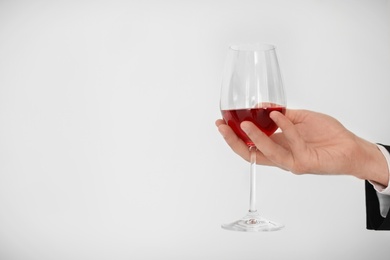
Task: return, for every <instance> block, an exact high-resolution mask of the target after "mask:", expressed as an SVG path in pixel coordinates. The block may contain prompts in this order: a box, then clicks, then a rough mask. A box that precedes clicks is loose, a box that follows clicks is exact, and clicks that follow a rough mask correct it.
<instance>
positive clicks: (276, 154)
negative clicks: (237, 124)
mask: <svg viewBox="0 0 390 260" xmlns="http://www.w3.org/2000/svg"><path fill="white" fill-rule="evenodd" d="M241 128H242V130H243V131H244V132H245V133H246V134H247V135H248V137H249V138H250V139H251V140H252V142H254V143H255V145H256V147H257V149H258V150H259V151H260V152H261V153H262V154H263V155H264V156H265V157H266V158H267V159H268V160H269V161H271V162H272V163H273V164H274V165H276V166H278V167H280V168H283V169H286V170H288V169H290V168H291V165H292V156H291V154H290V152H289V151H288V150H286V149H285V148H284V147H283V146H281V145H279V144H278V143H275V142H274V141H273V140H272V139H271V138H269V137H268V136H267V135H266V134H264V133H263V132H262V131H261V130H260V129H258V128H257V126H256V125H254V124H253V123H252V122H249V121H245V122H242V123H241Z"/></svg>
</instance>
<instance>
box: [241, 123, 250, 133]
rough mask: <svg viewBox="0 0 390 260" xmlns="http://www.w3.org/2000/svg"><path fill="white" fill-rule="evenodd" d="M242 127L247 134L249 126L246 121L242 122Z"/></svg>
mask: <svg viewBox="0 0 390 260" xmlns="http://www.w3.org/2000/svg"><path fill="white" fill-rule="evenodd" d="M241 129H242V131H244V132H245V133H246V134H249V127H248V126H247V125H246V124H245V123H242V124H241Z"/></svg>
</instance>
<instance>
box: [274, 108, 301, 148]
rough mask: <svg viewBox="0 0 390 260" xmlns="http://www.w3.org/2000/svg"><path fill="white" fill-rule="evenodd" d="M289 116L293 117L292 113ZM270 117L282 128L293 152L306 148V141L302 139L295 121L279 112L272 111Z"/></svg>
mask: <svg viewBox="0 0 390 260" xmlns="http://www.w3.org/2000/svg"><path fill="white" fill-rule="evenodd" d="M289 116H290V118H291V117H292V116H291V114H290V115H289ZM270 117H271V119H272V120H273V121H274V122H275V123H276V124H277V125H278V127H279V128H280V129H281V130H282V132H283V134H284V136H285V138H286V140H287V143H288V144H289V146H290V149H291V150H292V152H293V154H299V153H301V152H303V151H304V150H305V148H306V146H305V142H304V141H303V140H302V138H301V136H300V134H299V132H298V130H297V129H296V127H295V126H294V124H293V122H291V121H290V120H289V119H288V118H287V117H286V116H284V115H283V114H282V113H279V112H271V114H270Z"/></svg>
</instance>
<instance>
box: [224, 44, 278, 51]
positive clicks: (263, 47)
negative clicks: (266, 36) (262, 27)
mask: <svg viewBox="0 0 390 260" xmlns="http://www.w3.org/2000/svg"><path fill="white" fill-rule="evenodd" d="M229 48H230V50H232V51H272V50H275V49H276V46H275V45H273V44H269V43H243V44H233V45H231V46H230V47H229Z"/></svg>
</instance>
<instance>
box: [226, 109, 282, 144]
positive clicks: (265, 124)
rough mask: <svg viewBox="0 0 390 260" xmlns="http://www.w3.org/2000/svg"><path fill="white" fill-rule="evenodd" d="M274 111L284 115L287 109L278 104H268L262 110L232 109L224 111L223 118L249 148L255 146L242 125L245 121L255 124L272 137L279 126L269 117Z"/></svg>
mask: <svg viewBox="0 0 390 260" xmlns="http://www.w3.org/2000/svg"><path fill="white" fill-rule="evenodd" d="M272 111H279V112H281V113H283V114H285V113H286V108H285V107H283V106H280V105H276V104H267V105H266V106H264V107H260V108H248V109H232V110H222V111H221V112H222V117H223V119H224V120H225V122H226V124H228V125H229V126H230V127H231V128H232V129H233V131H234V132H235V133H236V135H237V136H238V137H239V138H241V140H243V141H244V142H245V143H246V144H247V145H248V146H252V145H254V143H253V142H252V141H251V140H250V139H249V137H248V136H247V135H246V134H245V133H244V131H242V130H241V127H240V124H241V122H243V121H251V122H253V123H254V124H255V125H256V126H257V127H258V128H259V129H260V130H261V131H263V132H264V133H265V134H266V135H268V136H270V135H272V134H273V133H274V132H275V131H276V129H278V126H277V125H276V124H275V122H274V121H272V119H271V118H270V117H269V114H270V113H271V112H272Z"/></svg>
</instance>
